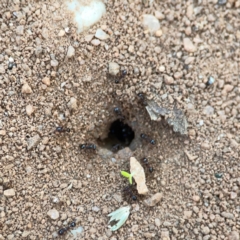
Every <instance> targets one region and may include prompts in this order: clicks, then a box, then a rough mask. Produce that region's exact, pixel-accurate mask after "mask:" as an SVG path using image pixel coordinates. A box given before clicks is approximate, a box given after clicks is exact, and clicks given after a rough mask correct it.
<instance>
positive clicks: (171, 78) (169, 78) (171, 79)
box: [164, 75, 174, 85]
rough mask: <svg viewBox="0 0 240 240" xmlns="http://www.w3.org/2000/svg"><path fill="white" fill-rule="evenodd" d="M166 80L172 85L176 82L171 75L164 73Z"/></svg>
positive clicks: (167, 83) (166, 82)
mask: <svg viewBox="0 0 240 240" xmlns="http://www.w3.org/2000/svg"><path fill="white" fill-rule="evenodd" d="M164 82H165V84H166V85H171V84H173V83H174V79H173V77H171V76H168V75H164Z"/></svg>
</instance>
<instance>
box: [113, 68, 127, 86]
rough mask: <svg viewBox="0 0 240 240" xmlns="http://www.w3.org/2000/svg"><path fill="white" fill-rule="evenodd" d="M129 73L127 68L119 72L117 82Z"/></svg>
mask: <svg viewBox="0 0 240 240" xmlns="http://www.w3.org/2000/svg"><path fill="white" fill-rule="evenodd" d="M126 75H127V70H126V69H124V70H122V71H121V72H120V73H119V76H118V79H116V80H115V83H119V82H120V80H121V79H123V78H125V77H126Z"/></svg>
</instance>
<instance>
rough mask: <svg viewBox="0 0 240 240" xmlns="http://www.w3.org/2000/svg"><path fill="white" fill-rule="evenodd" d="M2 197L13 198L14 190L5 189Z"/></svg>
mask: <svg viewBox="0 0 240 240" xmlns="http://www.w3.org/2000/svg"><path fill="white" fill-rule="evenodd" d="M3 195H4V196H5V197H13V196H15V190H14V189H13V188H11V189H7V190H5V191H4V192H3Z"/></svg>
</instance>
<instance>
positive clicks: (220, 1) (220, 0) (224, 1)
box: [218, 0, 227, 5]
mask: <svg viewBox="0 0 240 240" xmlns="http://www.w3.org/2000/svg"><path fill="white" fill-rule="evenodd" d="M226 3H227V0H218V4H219V5H225V4H226Z"/></svg>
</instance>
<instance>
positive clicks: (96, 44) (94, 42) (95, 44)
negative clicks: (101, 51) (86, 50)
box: [91, 39, 101, 46]
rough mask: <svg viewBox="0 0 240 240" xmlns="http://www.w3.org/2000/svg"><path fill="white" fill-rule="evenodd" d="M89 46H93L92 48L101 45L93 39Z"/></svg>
mask: <svg viewBox="0 0 240 240" xmlns="http://www.w3.org/2000/svg"><path fill="white" fill-rule="evenodd" d="M91 44H92V45H94V46H98V45H100V44H101V42H100V41H99V40H98V39H93V40H92V41H91Z"/></svg>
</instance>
